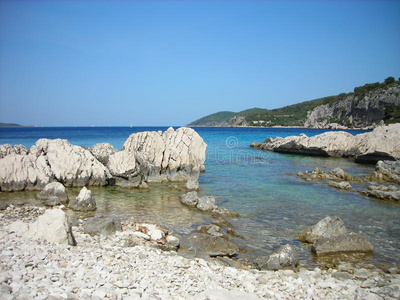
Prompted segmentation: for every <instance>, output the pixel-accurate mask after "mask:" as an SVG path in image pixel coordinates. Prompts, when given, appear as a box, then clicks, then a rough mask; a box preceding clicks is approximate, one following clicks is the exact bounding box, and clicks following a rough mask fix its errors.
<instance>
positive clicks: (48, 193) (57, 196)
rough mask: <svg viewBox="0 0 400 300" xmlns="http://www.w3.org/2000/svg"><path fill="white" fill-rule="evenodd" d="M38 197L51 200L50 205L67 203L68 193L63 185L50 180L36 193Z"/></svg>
mask: <svg viewBox="0 0 400 300" xmlns="http://www.w3.org/2000/svg"><path fill="white" fill-rule="evenodd" d="M38 198H39V199H41V200H47V201H51V202H52V203H54V204H52V205H58V204H60V203H61V202H62V203H68V200H69V199H68V194H67V192H66V190H65V187H64V186H63V185H62V184H61V183H59V182H52V183H49V184H47V185H46V186H45V187H44V189H43V190H42V191H41V192H40V193H39V194H38Z"/></svg>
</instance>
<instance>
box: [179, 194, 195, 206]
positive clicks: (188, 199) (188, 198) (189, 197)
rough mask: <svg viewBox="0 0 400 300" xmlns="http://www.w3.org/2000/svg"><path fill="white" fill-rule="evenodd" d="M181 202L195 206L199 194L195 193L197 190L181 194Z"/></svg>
mask: <svg viewBox="0 0 400 300" xmlns="http://www.w3.org/2000/svg"><path fill="white" fill-rule="evenodd" d="M181 203H182V204H185V205H188V206H192V207H195V206H196V205H197V203H199V196H198V195H197V192H195V191H193V192H188V193H186V194H183V195H182V199H181Z"/></svg>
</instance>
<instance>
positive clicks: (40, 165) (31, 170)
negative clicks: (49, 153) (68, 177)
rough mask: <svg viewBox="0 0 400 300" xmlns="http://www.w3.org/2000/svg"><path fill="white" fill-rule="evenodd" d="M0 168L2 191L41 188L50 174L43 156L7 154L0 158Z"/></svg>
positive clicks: (0, 188)
mask: <svg viewBox="0 0 400 300" xmlns="http://www.w3.org/2000/svg"><path fill="white" fill-rule="evenodd" d="M0 170H1V172H0V190H1V191H3V192H5V191H8V192H12V191H22V190H35V189H36V190H37V189H42V188H44V187H45V186H46V184H48V183H49V181H50V178H51V176H52V172H51V170H50V168H49V166H48V165H47V163H46V160H45V158H44V157H43V156H39V157H35V156H33V155H20V154H9V155H7V156H6V157H4V158H2V159H0Z"/></svg>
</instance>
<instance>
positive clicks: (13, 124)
mask: <svg viewBox="0 0 400 300" xmlns="http://www.w3.org/2000/svg"><path fill="white" fill-rule="evenodd" d="M0 127H35V126H25V125H20V124H15V123H0Z"/></svg>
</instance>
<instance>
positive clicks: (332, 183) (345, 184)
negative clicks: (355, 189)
mask: <svg viewBox="0 0 400 300" xmlns="http://www.w3.org/2000/svg"><path fill="white" fill-rule="evenodd" d="M328 184H329V185H330V186H333V187H335V188H337V189H341V190H351V189H352V187H351V184H350V183H348V182H346V181H340V182H336V181H329V182H328Z"/></svg>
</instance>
